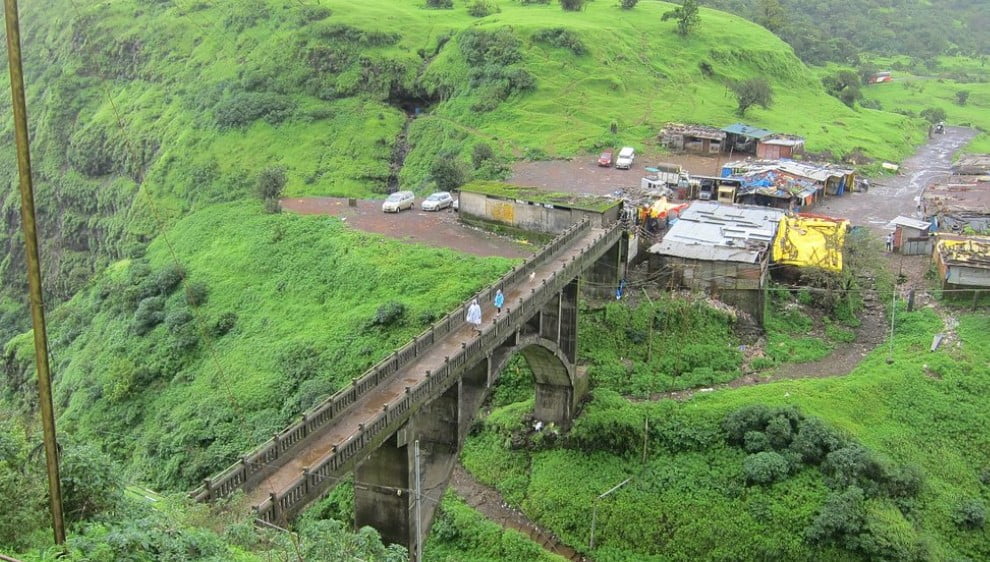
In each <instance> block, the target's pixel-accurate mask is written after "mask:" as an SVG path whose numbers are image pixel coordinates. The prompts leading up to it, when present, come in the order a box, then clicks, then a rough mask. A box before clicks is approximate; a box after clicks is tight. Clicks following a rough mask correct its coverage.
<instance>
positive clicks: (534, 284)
mask: <svg viewBox="0 0 990 562" xmlns="http://www.w3.org/2000/svg"><path fill="white" fill-rule="evenodd" d="M603 232H605V231H604V230H603V229H601V228H592V229H590V230H589V231H588V232H587V233H586V234H585V235H584V236H582V237H579V238H577V239H576V240H574V242H573V243H572V244H570V246H569V247H567V248H565V249H563V250H562V251H561V253H560V254H558V256H557V257H556V258H555V259H554V260H552V261H549V262H547V263H545V264H543V265H542V266H539V267H537V268H536V270H535V271H534V274H533V275H531V276H529V277H527V278H524V279H523V280H522V281H521V282H519V283H517V284H515V285H512V286H507V287H504V288H503V293H504V294H505V305H506V306H507V307H510V308H515V307H516V306H518V305H519V299H520V297H522V298H524V299H525V296H526V295H529V294H530V293H531V289H536V288H538V287H539V286H540V285H541V284H542V283H543V281H544V279H549V277H550V275H551V272H552V271H555V270H560V268H561V266H562V265H563V264H565V263H567V262H570V261H571V259H572V258H574V257H577V256H580V255H581V254H582V253H583V252H584V248H585V247H586V246H587V245H589V244H590V243H591V242H592V241H594V240H595V239H596V238H597V237H599V236H601V235H602V233H603ZM480 304H481V309H482V320H483V321H482V330H483V331H484V332H487V331H489V330H491V329H492V320H493V319H494V318H496V311H495V308H494V306H493V305H492V303H490V302H484V303H480ZM502 314H503V315H504V314H506V310H504V309H503V311H502ZM476 337H478V336H477V335H476V332H475V331H474V329H473V327H471V326H470V325H465V326H464V327H462V328H461V329H459V330H456V331H453V332H451V333H449V334H447V336H446V337H444V338H442V339H440V340H438V341H437V342H436V343H434V344H433V345H432V346H431V347H430V348H429V350H427V351H426V352H425V353H424V354H423V355H422V356H420V357H418V358H417V359H416V360H415V361H413V362H411V363H409V364H408V365H406V366H405V367H403V368H402V369H400V370H399V371H398V372H396V373H395V374H394V375H392V376H391V377H390V378H389V379H388V380H386V381H383V382H382V383H380V384H379V385H378V386H377V387H376V388H375V389H374V390H371V391H369V392H368V393H367V394H366V395H365V396H363V397H361V398H360V399H359V400H358V401H357V402H356V403H355V404H354V405H352V406H351V407H350V409H349V410H348V411H347V412H345V413H343V414H342V415H340V416H339V417H338V418H337V419H335V420H334V422H333V423H331V424H329V425H328V426H327V427H325V428H324V429H323V430H322V431H321V433H320V434H319V435H317V436H311V437H310V438H309V440H308V441H309V442H308V443H307V444H305V445H304V446H302V448H301V449H300V450H299V452H298V453H297V454H295V455H294V456H293V458H292V459H291V460H289V461H288V462H286V464H285V465H284V466H282V467H280V468H279V469H278V470H276V471H275V472H273V473H272V474H271V475H269V476H268V477H267V478H265V479H264V480H263V481H261V482H260V483H259V484H258V485H257V486H256V487H255V488H254V489H252V490H248V491H247V497H248V500H249V502H250V503H249V505H258V504H260V503H261V502H262V501H263V500H265V499H266V498H267V497H268V496H269V494H272V493H278V492H281V491H282V490H284V489H285V488H287V487H289V486H291V485H292V483H293V482H295V481H296V480H297V479H298V478H299V477H300V475H302V473H303V470H304V469H306V468H308V467H311V466H313V465H315V464H316V463H317V462H318V461H319V460H320V459H321V458H323V457H324V456H326V455H327V454H329V452H330V451H331V448H332V447H333V446H335V445H336V446H340V445H342V444H343V443H345V442H346V441H347V439H348V438H349V437H350V436H352V435H354V434H355V433H358V431H359V427H358V426H359V424H364V425H368V424H370V423H371V422H372V421H373V420H374V419H375V417H376V416H378V415H379V414H380V413H381V411H382V406H383V405H385V404H388V403H390V402H392V401H393V400H395V399H396V398H398V397H400V396H401V395H402V394H404V393H405V387H407V386H408V387H414V386H415V385H417V384H418V383H420V382H422V381H423V380H425V379H426V371H428V370H431V371H433V370H437V369H439V368H440V367H442V366H443V364H444V357H445V356H453V355H454V354H456V353H457V352H458V351H459V350H460V349H461V344H462V342H465V343H469V342H471V341H472V340H473V339H474V338H476Z"/></svg>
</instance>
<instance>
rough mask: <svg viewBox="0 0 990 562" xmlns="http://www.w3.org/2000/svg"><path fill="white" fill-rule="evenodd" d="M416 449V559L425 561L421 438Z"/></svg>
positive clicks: (417, 561)
mask: <svg viewBox="0 0 990 562" xmlns="http://www.w3.org/2000/svg"><path fill="white" fill-rule="evenodd" d="M413 447H414V450H415V459H414V460H415V463H416V464H415V467H416V469H415V476H414V478H416V482H415V483H414V484H415V489H416V552H415V560H416V562H422V561H423V496H422V493H423V483H422V480H421V475H420V472H419V439H417V440H416V441H415V442H414V444H413Z"/></svg>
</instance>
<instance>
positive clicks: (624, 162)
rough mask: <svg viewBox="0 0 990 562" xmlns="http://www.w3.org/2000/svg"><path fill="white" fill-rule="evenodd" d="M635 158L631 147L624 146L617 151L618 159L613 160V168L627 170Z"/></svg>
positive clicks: (634, 152)
mask: <svg viewBox="0 0 990 562" xmlns="http://www.w3.org/2000/svg"><path fill="white" fill-rule="evenodd" d="M635 158H636V151H635V150H634V149H633V147H631V146H624V147H622V150H620V151H619V157H618V158H616V159H615V167H616V168H618V169H620V170H628V169H629V168H630V167H631V166H632V163H633V160H634V159H635Z"/></svg>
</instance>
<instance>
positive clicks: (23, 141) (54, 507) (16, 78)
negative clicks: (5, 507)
mask: <svg viewBox="0 0 990 562" xmlns="http://www.w3.org/2000/svg"><path fill="white" fill-rule="evenodd" d="M4 20H5V22H6V24H7V61H8V67H9V68H10V91H11V98H12V102H13V107H14V138H15V140H16V142H17V171H18V175H19V177H20V189H21V227H22V228H23V230H24V244H25V245H26V246H27V274H28V292H29V295H30V298H31V322H32V325H33V326H34V357H35V364H36V365H37V370H38V396H39V399H40V402H41V425H42V427H43V429H44V438H45V460H46V461H47V464H48V498H49V504H50V508H51V513H52V530H53V531H54V533H55V544H58V545H61V544H65V521H64V519H63V516H62V486H61V482H60V480H59V475H58V444H57V443H56V440H55V413H54V407H53V406H52V379H51V371H50V370H49V368H48V334H47V331H46V329H45V302H44V298H43V295H42V292H41V266H40V265H39V261H40V260H39V258H38V231H37V225H36V223H35V214H34V187H33V186H32V185H31V150H30V147H29V145H28V127H27V104H26V103H25V101H24V70H23V68H22V67H21V30H20V22H19V20H18V17H17V0H4Z"/></svg>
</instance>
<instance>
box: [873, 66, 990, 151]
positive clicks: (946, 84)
mask: <svg viewBox="0 0 990 562" xmlns="http://www.w3.org/2000/svg"><path fill="white" fill-rule="evenodd" d="M871 62H872V63H873V64H875V65H877V66H880V67H883V68H894V69H898V70H895V71H894V82H891V83H886V84H876V85H873V86H868V87H865V88H863V94H864V97H865V99H866V100H869V101H870V102H873V103H878V104H879V105H880V108H881V109H883V110H885V111H893V112H897V113H904V114H908V115H921V112H923V111H925V110H926V109H941V110H943V111H945V114H946V123H948V124H950V125H964V126H967V127H973V128H976V129H978V130H980V131H981V133H980V134H979V135H978V136H977V137H976V138H974V139H973V140H972V141H971V142H970V143H969V144H968V145H967V146H966V147H965V148H964V149H963V152H972V153H990V69H988V68H987V66H986V63H985V62H981V61H979V60H977V59H974V58H969V57H939V58H938V59H937V61H935V62H933V63H932V64H931V65H930V66H919V65H918V64H915V65H913V66H912V64H911V62H912V61H910V60H909V59H907V58H906V57H886V58H877V59H873V60H872V61H871Z"/></svg>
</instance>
